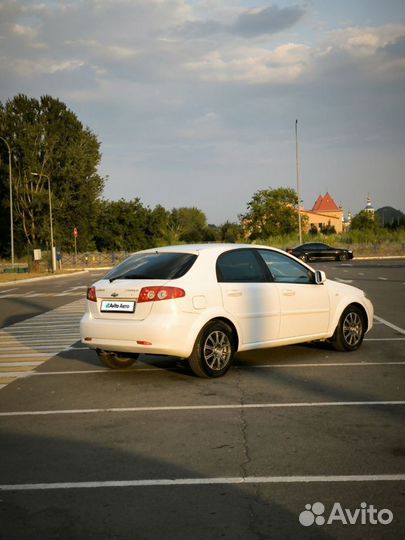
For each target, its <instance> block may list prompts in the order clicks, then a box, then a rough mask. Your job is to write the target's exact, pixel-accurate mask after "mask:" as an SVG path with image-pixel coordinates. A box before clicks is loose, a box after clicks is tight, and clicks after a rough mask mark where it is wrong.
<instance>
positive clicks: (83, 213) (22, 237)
mask: <svg viewBox="0 0 405 540" xmlns="http://www.w3.org/2000/svg"><path fill="white" fill-rule="evenodd" d="M0 135H1V136H3V137H4V138H5V139H7V141H8V142H9V144H10V147H11V152H12V172H13V190H14V205H15V206H14V214H15V220H16V221H15V229H16V231H15V232H16V242H17V245H19V246H20V247H21V246H22V245H24V244H27V243H28V246H29V247H31V248H32V247H45V246H46V245H47V243H48V241H49V228H50V224H49V203H48V182H49V184H50V188H51V193H52V206H53V225H54V239H55V243H56V244H57V245H60V246H61V247H63V248H72V246H73V228H74V227H76V228H77V229H78V230H79V237H78V246H79V249H87V248H88V247H90V246H89V243H91V238H92V232H93V231H92V224H93V221H94V215H95V211H96V203H97V200H98V198H99V197H100V195H101V192H102V189H103V186H104V180H103V178H101V177H100V176H99V175H98V173H97V166H98V164H99V161H100V157H101V155H100V144H99V142H98V140H97V138H96V136H95V135H94V134H93V133H92V132H91V131H90V129H89V128H87V127H84V126H83V125H82V123H81V122H80V121H79V119H78V118H77V117H76V115H75V114H74V113H73V112H72V111H70V110H69V109H68V108H67V106H66V105H65V104H64V103H62V102H61V101H59V100H58V99H55V98H52V97H51V96H42V97H41V98H40V99H39V100H37V99H34V98H28V97H27V96H25V95H22V94H19V95H17V96H15V97H14V98H13V99H11V100H9V101H7V102H6V103H5V104H4V105H3V104H1V103H0ZM0 152H1V156H2V158H3V159H4V149H1V150H0ZM0 174H1V178H0V183H1V184H2V185H3V190H4V185H5V183H6V182H7V178H6V176H5V175H4V169H3V168H0Z"/></svg>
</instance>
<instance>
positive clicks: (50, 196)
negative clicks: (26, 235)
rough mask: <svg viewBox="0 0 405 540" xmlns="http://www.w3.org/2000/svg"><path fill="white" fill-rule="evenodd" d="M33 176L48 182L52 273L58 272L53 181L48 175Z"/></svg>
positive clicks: (37, 174)
mask: <svg viewBox="0 0 405 540" xmlns="http://www.w3.org/2000/svg"><path fill="white" fill-rule="evenodd" d="M31 175H32V176H39V177H40V178H41V177H42V176H44V177H45V178H47V180H48V202H49V224H50V232H51V260H52V272H54V273H55V272H56V248H55V246H54V244H53V219H52V193H51V179H50V178H49V175H48V174H45V173H36V172H32V173H31Z"/></svg>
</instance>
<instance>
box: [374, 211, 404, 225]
mask: <svg viewBox="0 0 405 540" xmlns="http://www.w3.org/2000/svg"><path fill="white" fill-rule="evenodd" d="M375 213H376V214H377V215H378V217H379V218H380V221H381V224H382V225H383V226H385V227H386V226H390V225H393V226H395V225H396V226H398V225H404V224H405V214H404V213H403V212H401V210H395V208H392V206H383V207H382V208H379V209H378V210H376V211H375Z"/></svg>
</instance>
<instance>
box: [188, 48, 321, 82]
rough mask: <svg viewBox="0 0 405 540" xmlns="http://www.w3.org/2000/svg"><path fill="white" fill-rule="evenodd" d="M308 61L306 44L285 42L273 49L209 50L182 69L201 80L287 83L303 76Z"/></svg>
mask: <svg viewBox="0 0 405 540" xmlns="http://www.w3.org/2000/svg"><path fill="white" fill-rule="evenodd" d="M310 59H311V54H310V50H309V48H308V47H306V46H305V45H301V44H295V43H287V44H285V45H280V46H279V47H275V48H274V49H272V50H268V49H265V48H260V47H243V46H240V47H236V48H235V49H225V50H222V51H218V50H217V51H212V52H210V53H208V54H207V55H205V56H204V57H203V58H201V59H200V60H198V61H196V62H190V63H187V64H186V65H185V68H186V69H188V70H190V71H193V72H195V74H196V75H197V76H198V77H200V78H201V79H202V80H206V81H212V82H213V81H216V82H221V81H222V82H231V81H234V82H244V83H248V84H263V83H267V84H288V83H292V82H294V81H296V80H297V79H298V78H299V77H300V75H302V74H303V72H304V71H305V68H306V66H307V64H308V63H309V61H310Z"/></svg>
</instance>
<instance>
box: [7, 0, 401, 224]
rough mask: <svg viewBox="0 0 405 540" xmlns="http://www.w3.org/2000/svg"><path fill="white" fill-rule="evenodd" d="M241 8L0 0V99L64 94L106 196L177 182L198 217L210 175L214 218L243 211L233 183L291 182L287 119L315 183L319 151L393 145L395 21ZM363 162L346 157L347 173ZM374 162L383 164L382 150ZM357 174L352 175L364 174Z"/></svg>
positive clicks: (136, 0) (216, 0)
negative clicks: (96, 162) (219, 202)
mask: <svg viewBox="0 0 405 540" xmlns="http://www.w3.org/2000/svg"><path fill="white" fill-rule="evenodd" d="M293 2H294V4H293ZM247 3H248V2H246V0H193V1H190V2H189V1H188V0H75V1H74V2H49V1H46V2H45V1H44V2H43V3H42V4H41V3H36V2H35V0H33V1H31V0H3V1H1V0H0V40H1V41H0V43H1V51H0V70H1V73H2V85H1V89H0V99H1V100H2V101H3V100H6V99H8V98H11V97H12V96H13V95H15V94H16V93H18V92H25V93H27V94H28V95H32V96H39V95H41V94H45V93H46V94H51V95H54V96H55V97H59V98H60V99H62V100H64V101H66V103H67V105H68V106H69V107H71V108H72V109H73V110H74V111H75V112H76V113H77V114H78V115H79V117H80V118H81V120H82V121H83V122H84V123H87V124H89V125H90V126H91V128H92V129H94V131H95V132H96V133H97V134H98V135H99V137H100V140H101V141H102V142H103V149H102V151H103V156H104V157H103V172H104V173H105V174H109V175H110V176H111V179H112V180H111V183H110V185H111V186H112V187H111V192H109V193H107V196H114V192H115V193H117V194H118V193H119V195H120V196H124V197H130V196H134V195H135V194H136V195H139V196H141V197H142V198H143V199H145V200H146V202H147V203H149V204H152V205H153V204H155V203H157V202H161V203H162V204H165V203H166V200H165V198H164V197H163V196H162V197H161V198H159V196H158V194H159V193H161V190H159V186H164V188H165V189H166V188H167V191H170V195H173V199H176V197H177V198H178V197H179V191H176V185H177V184H176V182H178V181H179V180H178V179H179V178H180V179H181V178H183V179H184V185H185V186H187V189H186V190H183V191H181V193H186V194H187V196H188V197H189V198H190V199H192V198H193V197H195V199H196V200H198V201H201V207H202V208H203V209H204V210H207V209H208V211H209V208H211V207H210V205H211V202H210V200H209V198H208V196H207V195H206V194H207V193H209V192H210V191H212V188H213V187H217V186H216V185H214V180H213V179H215V182H216V184H218V185H219V184H221V189H222V190H223V192H224V193H228V192H229V194H230V196H229V207H230V208H231V207H232V211H231V210H229V211H228V214H227V215H225V216H224V219H226V218H231V219H232V214H234V215H235V216H236V214H237V213H238V212H241V211H243V205H244V203H245V200H246V199H244V200H243V204H242V207H241V204H240V203H239V202H238V201H236V200H233V199H232V197H233V193H234V185H235V184H236V183H238V182H239V183H240V185H243V186H244V188H243V189H244V195H243V197H248V196H249V194H250V193H252V192H253V191H254V190H255V189H256V188H259V187H266V185H269V184H270V183H271V182H272V181H274V182H276V184H275V185H279V184H280V183H283V182H286V183H287V182H288V181H289V180H291V178H294V174H295V171H294V166H293V163H292V161H291V156H293V155H294V148H293V141H292V134H293V121H294V119H295V118H299V119H300V125H301V126H302V130H303V132H304V130H305V140H306V141H308V142H306V143H303V145H304V147H303V176H304V178H306V179H307V182H308V183H309V182H313V183H314V186H315V187H314V188H313V189H314V191H317V187H318V186H322V185H323V184H322V183H323V182H324V181H325V176H324V175H325V174H326V173H325V171H326V172H327V174H328V178H329V176H330V177H331V180H330V185H332V183H333V182H335V183H336V185H338V186H340V185H341V179H340V178H339V175H341V174H342V173H341V172H340V171H341V167H340V164H341V163H342V162H343V161H344V159H343V158H342V159H337V160H336V162H337V164H336V167H335V168H333V167H332V168H331V167H330V165H328V163H327V161H328V159H329V157H328V158H327V157H325V156H328V155H329V154H328V152H330V155H332V150H331V148H333V152H337V153H338V152H340V151H341V152H342V154H340V155H341V156H343V155H344V151H345V148H346V147H350V152H353V153H354V152H355V151H356V149H358V148H359V146H360V145H362V149H363V153H362V154H361V155H362V157H365V156H366V155H367V152H366V151H365V150H364V148H366V146H367V145H372V151H371V154H372V156H376V155H379V154H378V152H382V151H383V149H384V148H388V147H389V148H390V149H391V150H390V151H392V148H393V147H394V146H395V145H396V144H398V143H397V141H399V140H401V137H403V126H404V121H403V114H402V113H401V111H402V110H403V78H404V71H405V70H404V63H405V59H404V56H403V43H404V36H405V29H404V26H403V25H402V24H393V23H390V24H387V23H384V22H383V21H382V22H381V24H379V25H378V24H376V25H375V26H372V25H370V24H367V25H366V24H364V25H362V24H359V25H357V26H355V25H353V24H352V26H343V27H342V26H341V25H339V24H338V23H337V22H336V21H335V22H334V23H332V22H331V20H328V21H319V20H314V19H315V18H316V16H317V15H316V14H314V11H313V10H311V9H310V8H307V7H305V6H306V5H307V4H299V6H297V5H295V3H298V0H292V2H291V3H290V4H289V5H288V3H287V2H286V1H285V0H283V2H280V4H279V5H278V6H277V5H271V6H268V5H267V6H266V5H265V4H266V3H267V2H264V0H262V1H260V0H259V1H258V2H257V4H258V5H259V7H258V8H256V9H248V10H247V9H246V5H247ZM249 3H250V4H251V2H249ZM260 4H261V5H260ZM300 6H304V7H300ZM347 9H348V12H349V11H350V9H349V4H347ZM359 9H360V8H359ZM381 11H382V10H381ZM348 18H349V15H348ZM365 20H366V17H365ZM326 28H328V29H329V30H326ZM330 29H332V30H330ZM326 126H327V129H326ZM371 137H373V139H371ZM303 138H304V137H303ZM291 145H292V146H291ZM305 145H306V147H305ZM309 148H310V149H309ZM311 149H314V150H313V153H312V154H311ZM392 152H393V151H392ZM333 155H335V154H333ZM318 160H319V161H320V162H322V166H320V165H319V163H318ZM366 161H367V160H366V159H361V160H357V161H356V163H358V169H357V170H356V174H357V173H359V174H358V175H356V176H355V180H356V181H357V178H358V177H359V178H360V177H361V174H360V169H361V167H364V168H367V167H368V165H367V163H366ZM381 162H384V163H387V162H389V163H393V164H395V163H396V160H395V155H394V157H393V158H392V159H391V161H390V160H385V161H384V160H382V161H381ZM291 163H292V164H291ZM312 164H313V165H312ZM124 165H125V167H124ZM123 167H124V168H123ZM311 167H312V168H311ZM322 167H323V168H322ZM392 167H393V168H394V165H392ZM190 171H192V174H190ZM345 171H346V172H347V176H349V173H350V171H349V167H347V170H346V169H345ZM366 173H367V174H366ZM366 173H364V178H365V180H364V183H366V181H367V182H368V179H367V178H366V177H367V176H370V177H373V176H375V171H374V170H373V169H372V168H371V167H369V168H368V169H367V171H366ZM362 174H363V173H362ZM401 174H403V173H401ZM190 176H191V177H192V178H191V179H190ZM151 177H153V178H154V184H153V189H152V188H151V185H152V184H151V182H150V178H151ZM310 178H311V179H310ZM135 179H136V181H135ZM352 180H353V179H352ZM316 182H317V184H316ZM353 182H354V180H353ZM370 182H371V180H370ZM172 183H173V186H172ZM315 184H316V185H315ZM360 185H361V182H360V180H359V186H360ZM190 186H191V187H190ZM356 189H359V190H360V187H359V188H356ZM364 189H366V188H364ZM322 190H323V188H322V189H321V191H322ZM366 191H367V190H366ZM335 196H336V197H337V198H338V199H340V198H341V195H339V193H336V194H335ZM231 199H232V200H231ZM182 202H183V203H186V202H187V201H185V200H183V201H182ZM311 202H313V201H311ZM343 202H344V203H345V201H344V198H343ZM173 204H174V203H173ZM376 204H377V203H376ZM221 210H223V208H219V207H218V214H220V212H221ZM211 219H212V220H214V221H220V220H221V219H222V218H221V217H212V218H211Z"/></svg>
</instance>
